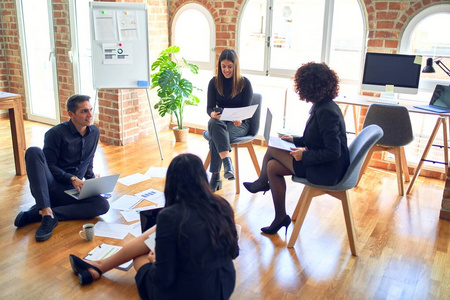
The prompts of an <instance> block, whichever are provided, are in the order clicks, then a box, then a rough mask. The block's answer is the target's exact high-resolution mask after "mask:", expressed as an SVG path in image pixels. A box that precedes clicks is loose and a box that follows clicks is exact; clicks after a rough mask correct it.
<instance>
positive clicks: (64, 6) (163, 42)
mask: <svg viewBox="0 0 450 300" xmlns="http://www.w3.org/2000/svg"><path fill="white" fill-rule="evenodd" d="M103 2H133V3H147V4H148V5H149V10H148V11H149V26H148V27H149V31H150V32H149V36H150V60H151V61H152V60H154V59H155V58H156V57H157V54H158V53H159V52H160V51H161V50H162V49H164V48H166V47H167V46H168V25H167V24H168V10H167V1H164V0H148V1H145V0H141V1H136V0H129V1H118V0H117V1H103ZM52 5H53V22H54V34H55V52H56V53H55V56H56V62H57V78H58V87H57V88H58V94H59V103H60V111H61V121H67V120H68V119H69V117H68V115H67V112H66V107H65V102H66V100H67V99H68V98H69V97H70V96H71V95H72V94H74V92H75V86H74V77H73V68H72V63H71V62H70V60H69V51H70V50H71V47H72V45H71V32H70V15H69V2H68V1H67V0H52ZM0 13H1V19H0V47H1V48H0V90H3V91H8V92H11V93H17V94H20V95H22V104H23V107H24V114H25V119H26V118H27V115H26V98H25V97H26V95H25V92H24V88H23V86H24V81H23V74H22V70H23V68H22V59H21V54H20V44H19V32H18V28H19V26H18V21H17V11H16V1H15V0H2V2H1V3H0ZM150 94H151V99H154V98H155V97H156V96H155V94H154V92H151V93H150ZM98 100H99V101H98V102H99V107H98V112H99V122H98V124H97V125H98V126H99V128H100V131H101V133H102V135H101V140H102V141H104V142H107V143H110V144H114V145H123V144H127V143H132V142H134V141H136V140H138V139H139V138H141V137H144V136H148V135H150V134H154V130H153V127H152V126H153V124H152V122H151V116H150V110H149V104H148V101H147V95H146V93H145V91H142V90H100V91H99V94H98ZM122 100H123V102H122V103H121V101H122ZM154 102H155V101H152V103H154ZM0 116H7V114H6V112H3V113H2V114H1V115H0ZM155 119H156V122H157V127H158V129H159V130H162V129H166V128H168V118H164V119H162V118H160V117H159V116H158V115H157V114H156V115H155Z"/></svg>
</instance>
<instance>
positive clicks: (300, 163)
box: [244, 62, 350, 234]
mask: <svg viewBox="0 0 450 300" xmlns="http://www.w3.org/2000/svg"><path fill="white" fill-rule="evenodd" d="M294 84H295V92H296V93H297V94H298V95H299V97H300V100H303V101H306V102H311V103H313V106H312V107H311V110H310V117H309V119H308V122H307V123H306V127H305V131H304V133H303V136H302V137H292V136H283V137H282V139H284V140H287V141H290V142H293V143H294V144H295V146H297V147H298V148H292V151H291V152H288V151H285V150H280V149H276V148H272V147H269V148H268V149H267V152H266V154H265V156H264V160H263V163H262V169H261V175H260V177H259V178H258V179H257V180H256V181H255V182H252V183H250V182H244V186H245V188H246V189H247V190H248V191H249V192H251V193H257V192H266V191H268V190H272V199H273V204H274V207H275V219H274V220H273V222H272V224H270V226H268V227H263V228H261V231H262V232H264V233H266V234H275V233H277V232H278V230H280V228H281V227H286V231H287V227H288V226H289V224H290V223H291V218H290V217H289V216H288V215H287V214H286V201H285V196H286V181H285V179H284V176H286V175H295V176H298V177H303V178H306V179H307V180H308V181H310V182H311V183H314V184H318V185H335V184H336V183H338V182H339V180H341V179H342V177H343V176H344V174H345V172H346V171H347V168H348V166H349V164H350V158H349V151H348V147H347V136H346V130H345V122H344V117H343V115H342V112H341V110H340V108H339V106H338V105H337V104H336V103H335V102H334V101H333V99H334V98H335V97H336V96H337V94H338V91H339V78H338V76H337V74H336V73H335V72H334V71H333V70H331V69H330V68H329V67H328V66H327V65H326V64H324V63H321V64H318V63H313V62H310V63H307V64H304V65H303V66H301V67H300V68H299V69H298V70H297V72H296V73H295V78H294Z"/></svg>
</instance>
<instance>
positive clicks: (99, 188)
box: [64, 174, 120, 200]
mask: <svg viewBox="0 0 450 300" xmlns="http://www.w3.org/2000/svg"><path fill="white" fill-rule="evenodd" d="M119 175H120V174H114V175H108V176H103V177H98V178H92V179H87V180H85V181H84V183H83V187H82V188H81V191H80V192H79V193H78V191H77V189H71V190H66V191H64V192H65V193H66V194H68V195H70V196H71V197H73V198H75V199H77V200H82V199H85V198H89V197H92V196H98V195H100V194H104V193H110V192H112V191H113V190H114V187H115V186H116V183H117V179H119Z"/></svg>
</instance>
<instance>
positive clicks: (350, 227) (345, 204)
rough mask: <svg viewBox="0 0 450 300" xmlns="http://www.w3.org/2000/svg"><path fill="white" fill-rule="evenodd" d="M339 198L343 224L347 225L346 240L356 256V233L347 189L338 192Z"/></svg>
mask: <svg viewBox="0 0 450 300" xmlns="http://www.w3.org/2000/svg"><path fill="white" fill-rule="evenodd" d="M338 193H340V195H339V198H338V199H340V200H341V202H342V209H343V211H344V219H345V226H346V227H347V236H348V242H349V244H350V250H351V251H352V255H353V256H358V253H357V250H356V249H357V247H356V234H355V226H354V224H353V215H352V208H351V205H350V198H349V193H348V190H347V191H342V192H338Z"/></svg>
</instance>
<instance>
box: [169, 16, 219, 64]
mask: <svg viewBox="0 0 450 300" xmlns="http://www.w3.org/2000/svg"><path fill="white" fill-rule="evenodd" d="M210 36H211V28H210V26H209V24H208V20H207V19H206V17H205V16H204V15H203V14H202V13H201V12H200V11H198V10H196V9H188V10H186V11H184V12H182V13H181V14H180V15H179V16H178V19H177V22H176V24H175V32H174V37H175V39H174V45H177V46H179V47H180V57H184V58H186V59H187V60H188V61H198V62H210V49H211V46H210V45H211V39H210Z"/></svg>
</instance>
